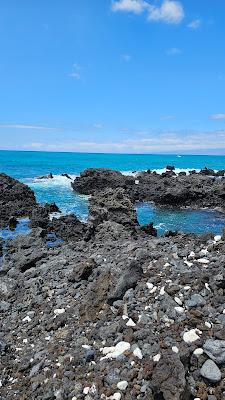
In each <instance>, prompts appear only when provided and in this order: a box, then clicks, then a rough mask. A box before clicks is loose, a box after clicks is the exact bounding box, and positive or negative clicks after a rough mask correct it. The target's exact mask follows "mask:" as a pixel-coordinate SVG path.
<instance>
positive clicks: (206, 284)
mask: <svg viewBox="0 0 225 400" xmlns="http://www.w3.org/2000/svg"><path fill="white" fill-rule="evenodd" d="M205 288H206V289H207V290H209V291H210V292H211V289H210V287H209V284H208V283H205Z"/></svg>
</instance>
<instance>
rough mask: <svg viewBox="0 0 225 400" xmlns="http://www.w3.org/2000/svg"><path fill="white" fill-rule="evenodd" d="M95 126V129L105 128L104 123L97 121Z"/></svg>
mask: <svg viewBox="0 0 225 400" xmlns="http://www.w3.org/2000/svg"><path fill="white" fill-rule="evenodd" d="M93 127H94V128H95V129H102V128H103V124H100V123H95V124H94V125H93Z"/></svg>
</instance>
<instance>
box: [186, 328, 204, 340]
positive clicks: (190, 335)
mask: <svg viewBox="0 0 225 400" xmlns="http://www.w3.org/2000/svg"><path fill="white" fill-rule="evenodd" d="M201 333H202V332H201V331H200V330H199V329H191V330H190V331H188V332H185V333H184V334H183V340H184V341H185V343H193V342H196V340H198V339H200V336H198V334H199V335H200V334H201Z"/></svg>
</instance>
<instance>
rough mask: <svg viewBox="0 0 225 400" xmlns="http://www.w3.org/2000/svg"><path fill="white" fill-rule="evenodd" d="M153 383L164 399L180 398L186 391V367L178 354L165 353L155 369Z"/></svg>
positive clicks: (178, 399) (177, 399)
mask: <svg viewBox="0 0 225 400" xmlns="http://www.w3.org/2000/svg"><path fill="white" fill-rule="evenodd" d="M152 384H153V387H154V390H155V392H156V393H157V394H158V395H160V394H161V395H163V399H164V400H180V399H182V395H183V394H184V391H185V386H186V380H185V369H184V366H183V364H182V362H181V361H180V358H179V356H178V355H176V354H164V355H163V357H161V358H160V360H159V362H158V364H157V365H156V368H155V369H154V371H153V376H152Z"/></svg>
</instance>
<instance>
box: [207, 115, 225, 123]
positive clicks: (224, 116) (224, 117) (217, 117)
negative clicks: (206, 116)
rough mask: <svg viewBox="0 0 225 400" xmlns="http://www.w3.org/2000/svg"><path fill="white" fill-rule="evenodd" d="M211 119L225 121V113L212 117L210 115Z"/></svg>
mask: <svg viewBox="0 0 225 400" xmlns="http://www.w3.org/2000/svg"><path fill="white" fill-rule="evenodd" d="M210 118H211V119H214V120H217V121H219V120H223V119H225V114H223V113H220V114H212V115H210Z"/></svg>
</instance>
